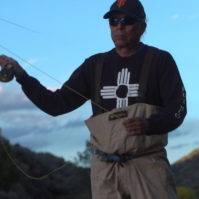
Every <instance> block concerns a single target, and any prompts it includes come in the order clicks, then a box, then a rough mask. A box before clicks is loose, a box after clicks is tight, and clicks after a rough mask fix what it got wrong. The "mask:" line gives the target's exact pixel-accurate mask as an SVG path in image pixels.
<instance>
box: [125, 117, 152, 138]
mask: <svg viewBox="0 0 199 199" xmlns="http://www.w3.org/2000/svg"><path fill="white" fill-rule="evenodd" d="M123 124H124V126H125V128H126V130H127V132H128V134H127V135H128V136H135V135H143V134H145V133H146V132H147V130H148V127H149V124H148V121H147V120H146V119H144V118H134V119H127V120H124V122H123Z"/></svg>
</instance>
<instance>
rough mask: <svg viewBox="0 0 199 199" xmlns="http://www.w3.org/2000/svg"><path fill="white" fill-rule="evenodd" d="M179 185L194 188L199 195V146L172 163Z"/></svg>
mask: <svg viewBox="0 0 199 199" xmlns="http://www.w3.org/2000/svg"><path fill="white" fill-rule="evenodd" d="M172 169H173V172H174V174H175V178H176V184H177V186H185V187H190V188H193V189H194V190H195V191H196V192H197V194H198V196H199V148H198V149H196V150H194V151H193V152H191V153H190V154H188V155H186V156H184V157H183V158H181V159H180V160H178V161H177V162H176V163H175V164H173V165H172Z"/></svg>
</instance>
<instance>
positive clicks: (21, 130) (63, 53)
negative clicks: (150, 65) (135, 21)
mask: <svg viewBox="0 0 199 199" xmlns="http://www.w3.org/2000/svg"><path fill="white" fill-rule="evenodd" d="M141 2H142V4H143V6H144V8H145V11H146V14H147V30H146V32H145V34H144V36H143V38H142V41H143V42H144V43H146V44H148V45H151V46H155V47H157V48H160V49H163V50H166V51H168V52H170V53H171V54H172V56H173V57H174V59H175V61H176V63H177V65H178V69H179V71H180V74H181V77H182V80H183V82H184V85H185V89H186V92H187V107H188V114H187V116H186V118H185V120H184V123H183V124H182V125H181V126H180V127H179V128H178V129H176V130H174V131H173V132H171V133H169V144H168V146H167V151H168V158H169V160H170V162H171V163H174V162H175V161H176V160H178V159H180V158H181V157H183V156H184V155H186V154H188V153H189V152H191V151H192V150H194V149H196V148H198V147H199V132H198V129H199V108H198V104H197V102H198V101H199V94H198V83H199V80H198V74H199V68H198V66H199V56H198V52H199V39H198V35H199V25H198V24H199V23H198V22H199V9H198V8H199V1H198V0H190V1H187V0H167V1H160V0H150V1H149V0H141ZM0 3H1V6H0V30H1V32H0V54H5V55H7V56H11V57H13V58H14V59H16V60H17V61H18V62H19V63H20V65H21V66H23V67H24V69H25V70H26V71H27V72H28V74H30V75H31V76H34V77H35V78H37V79H38V80H39V81H40V82H41V83H42V84H43V85H45V86H46V87H47V88H49V89H52V90H55V89H56V88H59V87H61V84H62V83H63V82H65V81H66V80H67V79H68V78H69V77H70V75H71V73H72V72H73V71H74V70H75V69H76V68H77V67H78V66H80V65H81V63H82V62H83V61H84V60H85V59H86V58H88V57H90V56H92V55H93V54H96V53H99V52H106V51H109V50H110V49H112V48H114V45H113V42H112V40H111V38H110V30H109V25H108V22H107V20H104V19H103V15H104V14H105V13H106V12H107V11H108V10H109V7H110V5H111V4H112V3H113V1H112V0H100V1H99V0H72V1H69V0H42V1H39V0H28V1H27V0H17V1H13V0H0ZM25 60H26V61H25ZM27 62H28V63H29V64H28V63H27ZM30 64H31V65H30ZM33 66H34V67H33ZM35 67H36V68H35ZM38 69H39V70H40V71H39V70H38ZM41 71H43V72H41ZM45 73H47V74H49V75H50V76H52V77H53V78H50V77H49V76H47V75H46V74H45ZM55 80H57V81H55ZM58 82H62V83H61V84H60V83H58ZM91 114H92V113H91V106H90V103H89V102H87V103H86V104H85V105H83V106H82V107H80V108H79V109H77V110H75V111H74V112H72V113H68V114H65V115H61V116H58V117H52V116H49V115H47V114H46V113H43V112H42V111H41V110H39V109H38V108H36V107H35V106H34V105H33V104H32V103H31V102H30V101H29V100H28V99H27V98H26V96H25V95H24V94H23V92H22V90H21V87H20V85H19V84H18V83H16V81H15V80H13V81H12V82H10V83H1V82H0V127H1V128H2V134H3V136H4V137H6V138H7V139H8V140H9V141H10V143H12V144H16V143H19V144H20V145H22V146H25V147H28V148H30V149H31V150H33V151H36V152H50V153H52V154H54V155H57V156H59V157H64V159H65V160H73V159H74V157H75V156H76V154H77V152H78V151H83V150H84V148H85V142H86V140H89V131H88V129H87V127H86V126H85V124H84V120H86V119H87V118H89V117H90V116H91Z"/></svg>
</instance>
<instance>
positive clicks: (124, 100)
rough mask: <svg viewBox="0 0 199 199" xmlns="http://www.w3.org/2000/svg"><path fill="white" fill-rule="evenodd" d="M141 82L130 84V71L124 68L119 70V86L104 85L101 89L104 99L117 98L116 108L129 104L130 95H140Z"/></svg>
mask: <svg viewBox="0 0 199 199" xmlns="http://www.w3.org/2000/svg"><path fill="white" fill-rule="evenodd" d="M138 89H139V84H130V72H129V71H128V69H127V68H123V69H122V71H121V72H118V77H117V86H104V87H103V89H101V96H102V98H103V99H116V108H123V107H127V106H128V100H129V98H130V97H138Z"/></svg>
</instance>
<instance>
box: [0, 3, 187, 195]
mask: <svg viewBox="0 0 199 199" xmlns="http://www.w3.org/2000/svg"><path fill="white" fill-rule="evenodd" d="M104 18H105V19H109V24H110V29H111V37H112V40H113V42H114V44H115V48H114V49H112V50H110V51H109V52H107V53H101V54H97V55H94V56H91V57H90V58H88V59H86V60H85V62H84V63H83V64H82V65H81V66H80V67H78V68H77V69H76V70H75V71H74V73H73V74H72V75H71V77H70V78H69V80H68V81H67V82H66V83H65V84H64V85H63V86H62V88H61V89H58V90H56V91H55V92H52V91H49V90H47V89H46V88H45V87H44V86H42V85H41V84H40V83H39V81H37V80H36V79H35V78H33V77H30V76H29V75H28V74H27V73H26V72H25V71H24V69H22V68H21V66H19V64H18V63H17V62H16V61H15V60H13V59H12V58H9V57H7V56H4V55H2V56H0V64H1V66H2V67H3V68H5V67H6V66H7V65H8V64H11V65H12V66H13V69H14V73H15V76H16V79H17V81H18V82H19V83H20V84H21V85H22V89H23V91H24V93H25V94H26V95H27V96H28V98H29V99H30V100H31V101H32V102H33V103H34V104H35V105H36V106H37V107H39V108H40V109H41V110H43V111H44V112H46V113H48V114H50V115H53V116H57V115H60V114H64V113H68V112H70V111H72V110H74V109H76V108H78V107H79V106H81V105H82V104H83V103H84V102H85V101H86V99H90V100H91V101H92V102H97V105H96V103H93V104H92V109H93V116H94V117H91V118H90V119H89V120H87V121H86V124H87V126H88V128H89V129H90V131H91V144H92V146H93V148H94V151H93V153H94V154H93V157H92V163H91V184H92V198H93V199H160V198H161V199H176V198H177V196H176V191H175V183H174V179H173V175H172V173H171V168H170V165H169V163H168V160H167V157H166V151H165V148H164V147H165V146H166V144H167V133H168V132H170V131H172V130H174V129H175V128H177V127H178V126H179V125H180V124H181V123H182V122H183V120H184V117H185V115H186V98H185V89H184V86H183V83H182V80H181V78H180V74H179V72H178V69H177V66H176V64H175V61H174V60H173V58H172V56H171V55H170V54H169V53H168V52H166V51H163V50H159V49H157V48H154V47H150V46H147V45H145V44H143V43H141V42H140V38H141V36H142V35H143V33H144V32H145V29H146V14H145V11H144V8H143V6H142V4H141V3H140V1H139V0H118V1H116V2H114V3H113V5H112V6H111V8H110V11H109V12H107V13H106V14H105V15H104ZM82 96H83V97H82Z"/></svg>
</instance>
